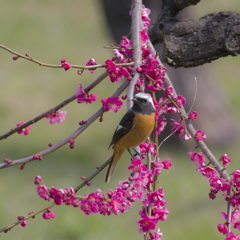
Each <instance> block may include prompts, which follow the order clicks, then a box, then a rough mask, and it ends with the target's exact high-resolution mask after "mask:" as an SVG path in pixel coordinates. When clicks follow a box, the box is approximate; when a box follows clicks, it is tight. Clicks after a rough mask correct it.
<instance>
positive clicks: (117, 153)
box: [105, 148, 124, 183]
mask: <svg viewBox="0 0 240 240" xmlns="http://www.w3.org/2000/svg"><path fill="white" fill-rule="evenodd" d="M123 152H124V149H116V148H114V153H113V155H112V157H111V159H112V160H111V162H110V163H109V166H108V171H107V175H106V178H105V182H106V183H109V181H110V178H111V176H112V174H113V170H114V168H115V166H116V164H117V162H118V160H119V159H120V157H121V156H122V154H123Z"/></svg>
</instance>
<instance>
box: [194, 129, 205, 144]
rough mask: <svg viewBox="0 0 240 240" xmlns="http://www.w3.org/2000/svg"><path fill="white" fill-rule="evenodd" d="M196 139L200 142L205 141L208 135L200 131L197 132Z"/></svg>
mask: <svg viewBox="0 0 240 240" xmlns="http://www.w3.org/2000/svg"><path fill="white" fill-rule="evenodd" d="M195 138H196V139H197V140H198V141H203V140H204V139H205V138H207V136H206V134H205V133H204V132H203V130H202V129H199V130H197V131H196V134H195Z"/></svg>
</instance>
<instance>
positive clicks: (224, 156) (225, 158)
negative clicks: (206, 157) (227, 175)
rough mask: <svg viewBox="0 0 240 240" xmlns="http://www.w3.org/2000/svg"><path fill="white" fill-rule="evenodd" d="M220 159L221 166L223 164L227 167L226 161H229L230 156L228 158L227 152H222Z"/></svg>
mask: <svg viewBox="0 0 240 240" xmlns="http://www.w3.org/2000/svg"><path fill="white" fill-rule="evenodd" d="M220 160H222V161H223V166H224V167H227V166H228V163H229V162H231V158H229V157H228V155H227V154H223V155H222V156H221V158H220Z"/></svg>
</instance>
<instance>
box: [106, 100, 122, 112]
mask: <svg viewBox="0 0 240 240" xmlns="http://www.w3.org/2000/svg"><path fill="white" fill-rule="evenodd" d="M101 102H102V105H103V107H104V111H105V112H108V111H109V110H112V111H113V112H115V113H116V112H118V110H120V109H121V106H122V105H123V102H122V101H121V100H119V97H110V98H103V99H102V100H101Z"/></svg>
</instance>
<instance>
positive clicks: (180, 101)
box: [175, 95, 186, 108]
mask: <svg viewBox="0 0 240 240" xmlns="http://www.w3.org/2000/svg"><path fill="white" fill-rule="evenodd" d="M175 100H176V104H177V106H178V107H179V108H181V107H182V106H183V105H185V104H186V98H184V97H183V96H182V95H179V96H177V97H176V98H175Z"/></svg>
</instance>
